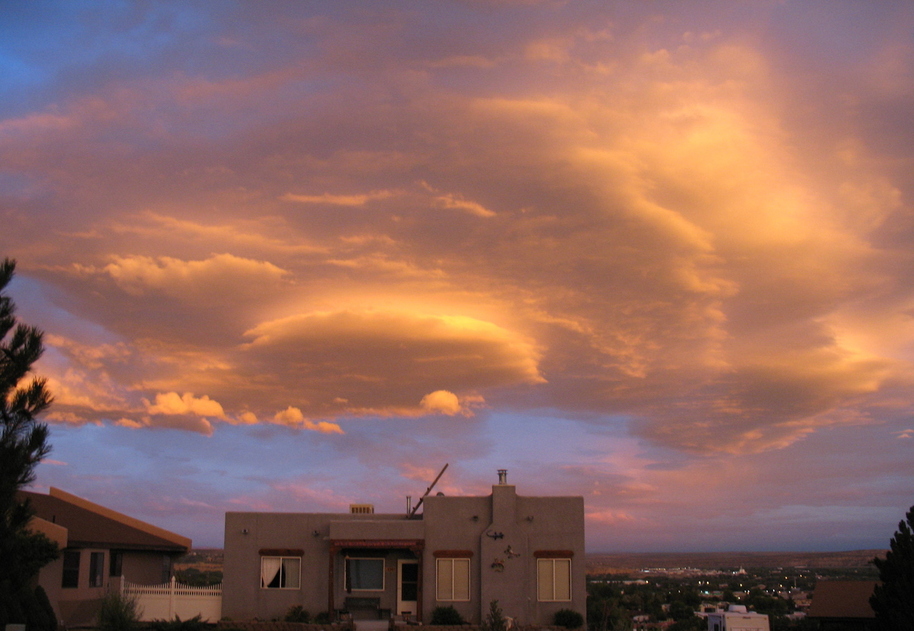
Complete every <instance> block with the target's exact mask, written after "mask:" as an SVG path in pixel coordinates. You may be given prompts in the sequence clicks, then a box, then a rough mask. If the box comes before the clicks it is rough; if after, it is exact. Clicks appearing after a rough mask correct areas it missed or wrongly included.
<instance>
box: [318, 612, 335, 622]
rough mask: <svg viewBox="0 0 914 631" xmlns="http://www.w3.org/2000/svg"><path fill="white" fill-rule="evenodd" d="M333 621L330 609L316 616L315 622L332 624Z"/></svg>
mask: <svg viewBox="0 0 914 631" xmlns="http://www.w3.org/2000/svg"><path fill="white" fill-rule="evenodd" d="M331 622H333V616H331V615H330V612H329V611H320V612H318V613H317V614H316V615H315V616H314V624H330V623H331Z"/></svg>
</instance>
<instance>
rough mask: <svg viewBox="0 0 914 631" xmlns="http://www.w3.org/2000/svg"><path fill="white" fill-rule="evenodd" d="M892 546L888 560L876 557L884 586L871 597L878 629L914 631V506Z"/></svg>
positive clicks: (887, 556)
mask: <svg viewBox="0 0 914 631" xmlns="http://www.w3.org/2000/svg"><path fill="white" fill-rule="evenodd" d="M905 518H906V519H905V520H902V521H900V522H899V523H898V530H897V531H896V532H895V536H894V537H892V540H891V541H890V542H889V546H890V550H889V551H888V552H886V555H885V558H884V559H880V558H879V557H876V558H875V559H873V564H874V565H875V566H876V568H877V569H878V570H879V580H880V581H881V584H879V585H877V586H876V589H875V590H874V591H873V595H872V596H871V597H870V606H871V607H872V608H873V611H874V612H875V613H876V628H877V629H882V630H886V631H888V630H892V631H894V630H895V629H914V533H912V530H914V506H912V507H911V508H910V509H909V510H908V512H907V514H906V515H905Z"/></svg>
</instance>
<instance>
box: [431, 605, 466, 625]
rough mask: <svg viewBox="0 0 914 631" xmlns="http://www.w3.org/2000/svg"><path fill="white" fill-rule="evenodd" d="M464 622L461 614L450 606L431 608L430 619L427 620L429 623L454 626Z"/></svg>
mask: <svg viewBox="0 0 914 631" xmlns="http://www.w3.org/2000/svg"><path fill="white" fill-rule="evenodd" d="M465 623H466V621H465V620H464V619H463V616H461V615H460V612H459V611H457V610H456V609H454V608H453V607H451V606H448V607H435V608H434V609H433V610H432V620H431V622H429V624H436V625H442V626H454V625H458V624H465Z"/></svg>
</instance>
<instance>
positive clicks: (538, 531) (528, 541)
mask: <svg viewBox="0 0 914 631" xmlns="http://www.w3.org/2000/svg"><path fill="white" fill-rule="evenodd" d="M496 534H498V535H500V536H499V537H498V538H495V535H496ZM490 535H491V536H490ZM366 539H369V540H370V539H377V540H413V541H423V540H424V551H423V553H422V555H421V572H422V577H423V578H422V603H421V604H420V606H421V611H422V619H423V620H424V621H425V622H426V623H428V621H429V620H430V619H431V615H432V611H433V609H434V608H435V607H436V606H453V607H454V608H455V609H457V611H459V612H460V614H461V615H462V616H463V617H464V618H465V619H466V620H467V621H468V622H472V623H475V624H480V623H482V622H483V621H484V619H485V615H486V613H488V610H489V603H490V602H491V601H492V600H498V601H499V606H500V607H501V608H502V610H503V611H504V614H505V615H506V616H511V617H513V618H516V619H517V622H518V623H520V624H551V623H552V617H553V615H554V613H555V612H556V611H558V610H559V609H564V608H568V609H573V610H575V611H577V612H579V613H581V614H582V615H585V614H586V599H587V594H586V584H585V572H584V570H585V566H584V564H585V556H584V500H583V498H581V497H521V496H518V495H517V494H516V491H515V487H514V486H511V485H507V484H499V485H496V486H493V487H492V495H491V496H483V497H459V496H458V497H445V496H429V497H426V498H425V499H424V513H423V515H422V518H421V519H413V520H408V519H406V518H405V517H404V516H402V515H400V516H397V515H352V514H319V513H227V514H226V517H225V559H224V577H225V579H224V587H223V615H224V616H226V617H228V618H231V619H235V620H248V619H251V618H255V617H256V618H259V619H263V620H269V619H272V618H282V617H283V616H284V615H285V614H286V612H287V611H288V610H289V609H290V608H291V607H293V606H295V605H301V606H302V607H303V608H305V609H306V610H308V611H309V612H310V613H312V614H315V613H318V612H321V611H326V610H327V604H328V595H329V592H328V588H329V586H328V584H327V578H328V574H329V565H330V541H331V540H334V541H339V540H366ZM262 549H272V550H283V549H286V550H294V551H296V552H297V551H298V550H301V551H302V561H301V587H300V588H299V589H264V588H261V587H260V569H261V555H260V551H261V550H262ZM558 551H567V553H568V556H570V558H571V577H572V578H571V599H570V600H565V601H560V602H540V601H538V594H537V556H536V555H537V553H541V554H542V553H551V554H553V555H554V554H555V553H557V552H558ZM436 552H437V553H439V555H442V554H443V555H445V556H447V555H448V554H449V553H450V554H454V553H457V554H459V555H463V556H464V557H466V556H469V558H470V600H469V601H463V602H455V601H438V600H437V599H436V577H437V558H438V557H437V556H436ZM347 554H349V555H350V556H353V557H356V556H383V557H384V559H385V584H384V589H383V590H380V591H378V592H354V593H352V594H347V593H346V591H345V588H344V580H343V575H344V574H343V573H344V567H345V556H346V555H347ZM403 558H415V557H414V555H413V553H412V552H410V551H409V550H407V549H403V548H396V549H392V550H374V551H370V550H359V549H348V550H346V549H344V550H342V551H340V552H339V553H338V554H336V555H335V556H334V559H333V574H334V584H333V589H334V604H335V608H338V609H342V608H343V606H344V602H345V599H346V597H347V596H366V597H378V598H380V599H381V608H382V609H389V610H390V611H391V612H392V613H396V597H397V578H398V577H397V560H398V559H403Z"/></svg>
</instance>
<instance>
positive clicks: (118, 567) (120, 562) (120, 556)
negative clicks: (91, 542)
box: [108, 550, 124, 576]
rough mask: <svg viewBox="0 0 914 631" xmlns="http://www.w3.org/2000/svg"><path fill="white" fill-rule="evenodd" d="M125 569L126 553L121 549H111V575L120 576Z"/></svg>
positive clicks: (109, 572)
mask: <svg viewBox="0 0 914 631" xmlns="http://www.w3.org/2000/svg"><path fill="white" fill-rule="evenodd" d="M123 571H124V553H123V552H120V551H115V550H112V551H111V567H110V569H109V571H108V574H110V575H111V576H120V575H121V574H122V573H123Z"/></svg>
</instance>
